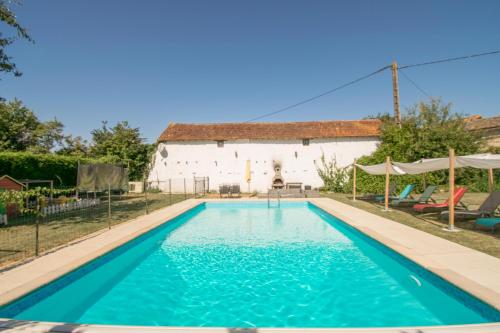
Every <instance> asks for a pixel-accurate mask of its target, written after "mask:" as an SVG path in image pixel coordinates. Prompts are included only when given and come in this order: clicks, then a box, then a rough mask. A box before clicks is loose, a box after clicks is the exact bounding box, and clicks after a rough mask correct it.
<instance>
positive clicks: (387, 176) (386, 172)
mask: <svg viewBox="0 0 500 333" xmlns="http://www.w3.org/2000/svg"><path fill="white" fill-rule="evenodd" d="M385 163H386V164H385V208H384V210H385V211H388V210H389V173H390V168H391V157H390V156H387V160H386V162H385Z"/></svg>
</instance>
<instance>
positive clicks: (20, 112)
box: [0, 99, 64, 153]
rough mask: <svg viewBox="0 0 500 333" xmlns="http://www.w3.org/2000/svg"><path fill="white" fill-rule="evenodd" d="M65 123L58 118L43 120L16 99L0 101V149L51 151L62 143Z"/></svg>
mask: <svg viewBox="0 0 500 333" xmlns="http://www.w3.org/2000/svg"><path fill="white" fill-rule="evenodd" d="M63 129H64V125H63V124H62V123H61V122H60V121H58V120H57V119H54V120H50V121H46V122H41V121H40V120H39V119H38V117H37V116H36V115H35V113H34V112H33V111H31V110H30V109H28V108H27V107H26V106H24V105H23V104H22V102H21V101H19V100H17V99H15V100H13V101H11V102H3V101H0V149H1V150H10V151H26V150H29V151H32V152H36V153H49V152H51V151H52V150H53V149H54V148H55V147H56V146H57V145H59V144H61V143H62V141H63V139H64V135H63Z"/></svg>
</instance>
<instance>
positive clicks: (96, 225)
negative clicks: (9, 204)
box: [0, 178, 208, 267]
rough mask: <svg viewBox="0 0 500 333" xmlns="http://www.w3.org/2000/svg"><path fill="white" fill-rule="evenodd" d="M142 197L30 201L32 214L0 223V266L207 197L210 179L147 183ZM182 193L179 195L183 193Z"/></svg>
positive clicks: (80, 196) (85, 196)
mask: <svg viewBox="0 0 500 333" xmlns="http://www.w3.org/2000/svg"><path fill="white" fill-rule="evenodd" d="M143 189H146V191H139V192H140V193H119V192H113V191H111V192H98V193H94V192H83V193H82V192H80V193H78V192H76V191H75V192H72V194H71V195H65V196H61V197H59V198H54V197H52V198H51V196H47V197H46V198H38V199H36V198H35V199H34V200H33V199H31V200H28V201H27V202H26V203H25V206H26V207H27V208H29V209H30V212H29V213H20V212H19V213H14V214H10V216H9V217H8V219H7V220H6V221H5V222H6V223H2V221H0V267H6V266H9V265H11V264H13V263H16V262H19V261H22V260H25V259H28V258H31V257H34V256H38V255H40V254H43V253H45V252H47V251H51V250H54V249H56V248H58V247H61V246H64V245H67V244H69V243H72V242H74V241H77V240H81V239H82V238H84V237H89V236H92V235H95V234H96V233H99V232H102V231H105V230H107V229H110V228H112V227H113V226H114V225H117V224H120V223H122V222H125V221H128V220H131V219H133V218H135V217H138V216H140V215H144V214H148V213H149V212H151V211H154V210H156V209H159V208H163V207H166V206H169V205H172V204H175V203H177V202H180V201H183V200H186V199H189V198H193V197H200V196H203V195H205V194H206V193H207V192H208V179H204V180H200V179H194V178H193V179H167V180H161V181H156V182H146V183H144V187H143ZM179 189H181V191H179Z"/></svg>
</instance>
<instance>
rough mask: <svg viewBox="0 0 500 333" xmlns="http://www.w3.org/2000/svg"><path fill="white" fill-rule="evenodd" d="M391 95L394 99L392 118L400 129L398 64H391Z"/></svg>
mask: <svg viewBox="0 0 500 333" xmlns="http://www.w3.org/2000/svg"><path fill="white" fill-rule="evenodd" d="M392 95H393V97H394V117H395V118H396V124H398V126H399V127H401V113H400V112H399V82H398V63H397V62H396V61H394V62H393V63H392Z"/></svg>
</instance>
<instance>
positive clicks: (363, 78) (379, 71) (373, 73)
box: [246, 50, 500, 123]
mask: <svg viewBox="0 0 500 333" xmlns="http://www.w3.org/2000/svg"><path fill="white" fill-rule="evenodd" d="M499 53H500V50H496V51H490V52H484V53H477V54H471V55H466V56H462V57H455V58H446V59H440V60H433V61H427V62H422V63H418V64H412V65H405V66H400V67H399V68H398V69H400V70H401V73H403V76H404V77H405V78H406V79H407V80H408V81H410V83H411V84H413V85H414V86H415V88H417V89H418V90H419V91H420V92H422V93H423V94H424V95H425V96H427V97H429V98H431V96H430V95H429V94H428V93H427V92H425V90H423V89H422V88H421V87H420V86H419V85H418V84H417V83H416V82H415V81H413V80H412V79H411V78H410V77H409V76H408V75H406V73H404V72H403V71H402V69H406V68H412V67H419V66H426V65H433V64H439V63H443V62H451V61H457V60H464V59H471V58H476V57H482V56H486V55H493V54H499ZM388 68H391V65H388V66H384V67H382V68H380V69H378V70H376V71H374V72H372V73H370V74H367V75H364V76H361V77H359V78H357V79H355V80H352V81H350V82H347V83H344V84H342V85H340V86H338V87H336V88H333V89H331V90H328V91H325V92H323V93H321V94H319V95H316V96H313V97H310V98H307V99H304V100H302V101H300V102H297V103H295V104H292V105H289V106H286V107H284V108H281V109H279V110H276V111H273V112H269V113H265V114H263V115H261V116H258V117H255V118H252V119H250V120H247V121H246V123H249V122H253V121H256V120H259V119H262V118H267V117H270V116H273V115H275V114H278V113H281V112H284V111H287V110H290V109H293V108H295V107H297V106H300V105H303V104H306V103H309V102H311V101H314V100H316V99H318V98H321V97H323V96H326V95H329V94H332V93H334V92H336V91H338V90H340V89H343V88H346V87H348V86H350V85H353V84H355V83H357V82H359V81H362V80H365V79H367V78H369V77H371V76H374V75H376V74H378V73H381V72H383V71H384V70H386V69H388Z"/></svg>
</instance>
